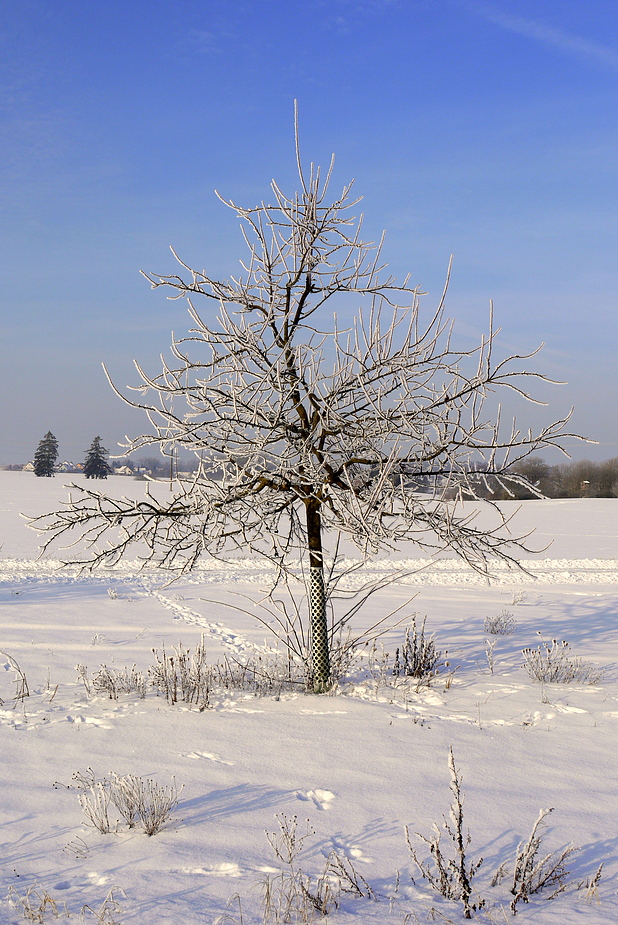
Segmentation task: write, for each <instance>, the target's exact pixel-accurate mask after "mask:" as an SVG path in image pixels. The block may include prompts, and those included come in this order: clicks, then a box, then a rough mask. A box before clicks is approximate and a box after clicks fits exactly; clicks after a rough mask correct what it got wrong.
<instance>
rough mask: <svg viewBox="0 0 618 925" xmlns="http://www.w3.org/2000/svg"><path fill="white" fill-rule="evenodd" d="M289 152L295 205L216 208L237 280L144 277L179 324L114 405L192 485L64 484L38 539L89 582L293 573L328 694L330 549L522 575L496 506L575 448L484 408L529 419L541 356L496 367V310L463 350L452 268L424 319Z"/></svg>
mask: <svg viewBox="0 0 618 925" xmlns="http://www.w3.org/2000/svg"><path fill="white" fill-rule="evenodd" d="M296 154H297V166H298V181H299V186H298V190H297V191H296V192H294V193H292V194H291V195H288V194H286V193H284V192H283V190H282V189H281V188H280V187H279V185H278V184H277V183H276V182H274V181H273V183H272V186H271V191H270V194H269V199H268V200H267V201H262V202H261V203H260V204H258V205H257V206H255V207H248V208H247V207H244V206H241V205H238V204H237V203H236V202H234V201H233V200H222V201H223V202H224V203H225V205H227V206H228V207H229V208H230V209H231V210H232V212H233V213H234V214H235V215H236V217H237V218H238V219H239V221H240V224H241V228H242V233H243V238H244V242H245V244H246V246H247V254H246V259H245V261H244V262H243V263H242V267H243V270H242V272H241V273H240V275H238V276H237V277H232V278H230V279H217V277H216V276H214V275H212V274H211V273H210V272H209V271H207V270H203V271H200V270H195V269H192V268H191V267H189V266H188V265H187V264H185V263H184V262H183V261H182V260H181V259H179V258H177V259H178V264H179V270H178V273H175V274H172V275H160V274H156V273H147V274H145V276H146V278H147V279H148V280H149V282H150V284H151V286H152V287H153V288H154V289H163V290H164V291H166V292H168V293H169V295H170V298H173V299H178V298H186V299H187V301H188V305H189V315H190V318H191V327H190V329H189V331H188V333H187V335H186V336H184V337H180V338H173V340H172V345H171V357H170V358H168V359H164V360H163V365H162V369H161V371H160V372H158V373H154V374H152V373H149V372H147V371H146V370H145V369H144V368H143V367H142V366H140V365H139V364H136V370H137V377H138V380H137V385H136V386H135V387H134V388H133V389H132V393H133V394H132V396H121V397H122V398H123V399H124V401H125V402H127V403H128V404H129V405H131V406H132V407H134V408H137V409H139V410H141V411H142V412H143V413H144V414H145V415H146V417H147V419H148V424H147V427H146V432H145V433H143V434H142V435H140V436H138V437H136V438H135V439H134V440H132V441H130V443H129V444H128V445H127V449H128V450H129V452H131V451H136V450H140V449H142V448H143V447H146V446H151V445H153V444H157V445H158V446H159V447H160V448H161V450H162V452H163V454H164V455H167V456H169V457H172V458H174V455H175V453H176V452H177V451H178V450H182V451H184V452H186V453H190V454H193V455H194V456H195V457H196V459H197V460H198V468H197V470H196V471H195V473H194V474H192V475H191V476H189V477H187V478H180V479H178V480H177V481H176V491H175V493H174V494H173V496H172V497H171V498H169V499H168V500H164V499H163V498H157V497H155V493H153V494H152V495H147V496H145V497H142V498H141V499H140V500H133V499H129V498H121V499H114V498H110V497H109V496H108V495H105V494H103V493H102V492H100V491H96V490H94V489H91V488H89V487H80V486H77V485H74V486H71V489H72V492H73V498H72V499H71V500H69V501H68V502H67V503H66V504H64V505H63V506H62V507H61V508H60V509H59V510H56V511H53V512H51V513H49V514H47V515H41V516H38V517H34V518H31V520H30V524H31V525H32V526H33V527H34V528H35V529H37V530H38V531H39V532H41V533H42V534H44V535H45V537H46V542H45V544H44V549H47V548H48V547H49V545H50V543H52V542H56V541H58V542H61V543H67V544H68V545H69V546H70V545H73V544H78V545H79V544H81V545H80V549H79V550H76V553H75V555H76V556H77V561H78V562H79V563H81V564H82V565H84V566H85V567H88V568H92V567H94V566H97V565H114V564H115V563H116V562H118V560H119V559H120V558H121V557H122V556H124V554H125V553H126V552H127V550H128V548H129V547H130V546H132V544H134V543H139V544H140V548H141V550H143V554H144V560H145V562H149V561H151V562H155V563H157V564H158V565H160V566H162V567H163V568H166V569H170V570H172V571H175V572H176V573H181V572H183V571H188V570H190V569H191V568H193V567H194V566H195V564H196V563H197V562H198V560H199V559H200V557H201V556H202V555H203V554H204V553H208V554H210V555H212V556H223V555H226V554H228V553H230V552H231V553H237V552H241V553H242V554H243V555H250V554H253V553H259V554H261V555H264V556H266V557H267V558H269V559H270V560H271V561H272V562H273V563H275V564H276V566H277V570H276V576H277V577H276V578H275V581H278V580H279V579H280V578H281V576H283V575H285V574H294V575H298V574H302V576H303V579H304V580H305V581H306V583H307V585H308V587H309V588H311V589H312V590H311V593H309V594H308V596H307V609H306V613H305V614H304V619H305V621H306V624H307V626H308V627H309V629H310V637H311V648H312V651H311V658H312V668H313V683H314V690H316V691H317V692H324V691H327V690H328V689H329V688H330V686H331V683H332V678H331V667H330V659H329V640H328V626H327V616H326V604H325V596H324V593H323V592H324V588H323V586H324V570H325V563H326V559H327V555H328V549H326V548H325V547H326V541H327V538H328V536H329V535H333V534H334V533H338V534H341V535H342V536H344V537H345V538H346V539H348V540H350V541H351V542H353V543H354V544H356V545H357V547H358V548H359V549H360V550H361V552H362V554H363V555H364V556H370V555H372V554H374V553H376V552H378V551H380V550H390V549H393V548H394V547H395V546H396V545H397V544H398V543H400V542H407V541H411V542H414V543H416V544H417V546H418V547H419V548H420V549H421V550H425V551H427V552H430V553H433V552H435V551H438V550H441V549H444V548H449V549H452V550H453V551H455V552H456V553H457V554H458V555H459V556H461V557H462V558H463V559H464V560H465V561H466V562H468V563H469V564H470V565H471V566H472V567H473V568H475V569H477V570H480V571H482V572H483V573H487V570H488V566H487V562H488V559H489V558H490V557H495V558H498V559H499V560H501V561H502V562H504V563H508V564H509V565H512V566H514V567H517V561H516V555H517V552H518V550H527V549H528V548H529V547H528V545H527V537H526V536H524V535H518V534H517V531H516V529H511V526H512V525H510V518H509V517H508V516H507V515H505V514H504V512H503V511H502V510H501V509H500V507H499V506H498V505H497V504H495V503H493V502H492V498H495V497H497V496H498V494H499V493H500V492H502V491H506V492H507V495H508V491H509V489H508V486H509V485H512V484H513V482H514V481H515V482H517V483H522V484H525V485H528V484H529V483H528V481H527V480H526V479H525V477H524V476H522V475H517V474H513V472H514V469H513V467H516V465H517V463H518V462H520V461H521V460H523V459H525V458H526V457H528V456H529V455H530V454H531V453H534V452H536V451H538V450H540V449H542V448H545V447H560V444H561V441H562V440H563V438H564V437H566V436H571V435H567V434H565V433H564V428H565V425H566V422H567V421H568V415H567V416H566V417H564V418H562V419H560V420H557V421H553V422H552V423H549V424H547V425H545V426H543V427H541V428H540V429H538V430H536V431H533V430H528V429H525V428H523V429H520V427H519V426H518V424H517V423H516V422H515V420H512V421H506V420H503V417H502V413H501V411H500V406H499V405H498V406H495V405H493V401H494V398H493V396H494V394H495V393H498V394H502V395H503V396H505V397H508V398H509V399H510V398H513V397H514V398H516V399H517V398H519V399H522V400H523V401H533V402H534V401H535V399H534V397H533V396H532V394H531V387H532V386H533V385H534V384H535V383H536V384H539V383H541V384H542V383H544V382H547V381H548V380H547V379H546V377H544V376H543V375H542V374H539V373H536V372H534V371H533V370H532V368H531V366H532V358H533V357H534V356H535V355H536V352H537V351H533V352H531V353H529V354H527V355H513V356H510V357H508V356H507V357H504V358H501V357H496V356H495V340H496V337H497V334H498V331H497V330H496V329H495V328H494V324H493V308H491V307H490V310H489V318H488V325H487V330H486V332H485V333H483V334H482V335H481V337H480V340H479V342H478V343H477V345H476V346H471V347H468V345H463V346H462V345H461V344H460V345H457V344H456V342H455V338H454V334H453V324H452V321H451V320H450V319H449V318H448V317H447V315H446V313H445V311H446V310H445V304H446V302H445V300H446V295H447V287H448V280H449V276H450V266H449V270H448V272H447V280H446V285H445V288H444V291H443V293H442V296H441V297H440V298H439V299H438V300H437V304H434V305H432V306H431V307H429V308H428V309H427V310H426V309H425V308H424V307H421V296H422V292H421V289H420V287H419V286H418V285H413V284H412V283H411V282H410V280H409V277H406V278H405V279H403V280H402V281H398V280H397V279H396V278H395V277H393V276H392V275H389V274H388V273H387V272H386V264H385V263H384V259H383V256H382V249H383V239H381V240H380V241H379V242H378V243H374V242H372V241H368V240H365V239H364V236H363V219H362V215H360V214H358V212H357V206H358V203H359V199H358V198H357V197H356V196H355V195H354V194H353V192H352V188H353V184H352V183H348V184H347V185H345V186H344V187H343V189H342V191H341V192H340V193H339V194H336V195H334V196H331V195H330V194H329V188H330V185H331V179H332V170H333V163H332V162H331V165H330V168H329V169H328V171H326V172H325V175H324V174H323V173H322V172H321V170H320V168H318V167H315V166H314V165H313V164H312V165H311V167H310V169H309V171H307V170H305V169H304V168H303V166H302V162H301V158H300V153H299V145H298V129H297V131H296ZM198 302H201V304H202V306H203V307H204V309H205V310H204V311H202V310H201V309H200V306H199V305H198ZM118 394H120V393H118ZM490 404H492V407H490V406H489V405H490ZM469 498H472V499H475V498H484V499H486V501H487V503H488V504H489V506H490V507H491V508H492V510H493V517H494V520H493V523H492V524H488V523H487V521H484V522H481V520H480V518H478V517H477V516H476V515H475V514H474V513H471V512H470V511H469V510H466V509H465V508H464V507H462V505H461V503H460V502H461V501H462V500H463V499H469ZM331 531H332V532H331ZM84 545H85V551H84Z"/></svg>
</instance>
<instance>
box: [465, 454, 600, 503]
mask: <svg viewBox="0 0 618 925" xmlns="http://www.w3.org/2000/svg"><path fill="white" fill-rule="evenodd" d="M509 473H510V474H512V475H513V476H515V477H517V476H523V478H524V479H525V480H526V482H527V483H528V484H527V485H526V484H520V483H519V482H518V481H517V480H516V479H514V480H512V481H511V480H509V478H508V476H509ZM474 481H475V485H479V486H481V488H480V491H481V493H482V494H483V496H484V497H487V498H493V499H494V500H497V501H506V500H509V499H515V500H518V501H524V500H529V499H532V498H538V497H539V496H544V497H546V498H618V456H616V457H614V458H613V459H606V460H604V461H603V462H592V461H591V460H589V459H583V460H580V461H579V462H567V463H561V464H560V465H556V466H551V465H549V464H548V463H546V462H545V460H544V459H541V457H539V456H530V457H529V458H528V459H525V460H522V461H521V462H519V463H517V464H516V465H514V466H512V467H511V468H510V469H509V470H507V472H506V474H505V476H504V477H503V478H502V480H501V484H498V483H497V481H496V480H495V479H493V478H490V477H486V476H484V474H483V473H482V472H479V473H478V475H477V476H476V477H475V480H474ZM462 494H464V496H465V491H464V492H462Z"/></svg>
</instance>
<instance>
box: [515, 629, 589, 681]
mask: <svg viewBox="0 0 618 925" xmlns="http://www.w3.org/2000/svg"><path fill="white" fill-rule="evenodd" d="M522 652H523V656H524V659H525V661H524V668H525V669H526V671H527V672H528V674H529V675H530V677H531V678H532V680H533V681H542V682H544V683H554V684H568V683H569V682H571V681H575V682H578V683H579V684H598V683H599V681H601V679H602V678H603V675H604V673H605V670H604V669H603V668H596V667H595V666H594V665H593V664H592V662H587V661H585V660H584V659H583V658H580V657H579V656H574V655H571V649H570V647H569V644H568V642H567V641H566V640H565V639H563V640H562V642H558V640H557V639H552V641H551V643H550V644H548V643H546V642H545V640H543V642H542V643H541V644H540V645H539V646H538V648H536V649H530V648H527V649H523V650H522Z"/></svg>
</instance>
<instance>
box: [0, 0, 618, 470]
mask: <svg viewBox="0 0 618 925" xmlns="http://www.w3.org/2000/svg"><path fill="white" fill-rule="evenodd" d="M0 14H1V15H0V126H1V129H0V130H1V133H2V136H1V143H0V176H1V180H0V207H1V209H2V222H1V223H0V273H1V282H0V334H1V344H2V362H1V364H0V387H1V389H2V394H3V396H4V401H3V414H2V426H1V427H0V464H4V463H10V462H25V461H26V460H28V459H29V458H31V457H32V455H33V452H34V449H35V448H36V445H37V443H38V441H39V439H40V438H41V437H42V436H43V434H44V433H45V432H46V431H47V430H50V429H51V430H52V431H53V432H54V434H55V435H56V437H57V438H58V440H59V443H60V453H61V456H62V457H63V458H74V459H77V460H79V459H82V458H83V451H84V450H85V449H86V448H87V447H88V446H89V444H90V442H91V440H92V438H93V437H94V436H95V435H97V434H98V435H100V436H101V437H102V438H103V442H104V444H105V445H106V446H107V447H108V448H110V449H111V450H113V451H114V452H118V450H117V448H116V445H117V442H118V441H119V440H121V439H122V437H123V436H124V434H125V433H129V434H137V433H139V432H141V430H142V429H143V428H144V426H145V421H144V420H143V419H142V418H141V417H140V416H139V415H138V414H137V413H135V412H132V411H131V410H130V409H127V408H126V407H125V406H124V405H123V404H122V403H121V402H120V401H119V399H117V398H116V397H115V396H114V395H113V393H112V392H111V390H110V389H109V386H108V385H107V383H106V381H105V379H104V376H103V373H102V370H101V362H102V361H105V362H106V364H107V365H108V367H109V369H110V370H111V372H112V374H113V376H114V378H115V380H116V382H117V384H118V385H119V386H120V387H121V388H122V387H124V386H125V385H129V384H131V383H135V382H136V375H135V373H134V372H133V369H132V359H133V358H136V359H137V360H139V361H140V362H141V363H143V364H144V365H145V367H146V368H147V369H148V371H149V372H152V373H155V372H156V371H157V370H158V366H159V362H158V357H159V354H161V353H164V352H166V351H167V349H168V345H169V339H170V331H171V330H172V329H173V330H174V331H176V332H177V333H182V332H183V331H184V330H185V329H186V327H187V326H188V318H187V315H186V310H185V307H184V305H183V303H182V302H169V301H167V300H166V299H165V298H164V296H163V295H162V294H161V293H160V292H159V291H157V292H152V291H151V290H150V288H149V286H148V284H147V282H146V281H145V280H144V279H143V278H142V277H141V276H140V275H139V270H140V269H145V270H154V271H156V272H161V273H165V272H167V271H172V269H173V267H174V264H173V260H172V258H171V256H170V252H169V246H170V245H173V246H174V248H175V249H176V250H177V252H178V253H179V254H180V256H181V257H182V258H183V259H184V260H185V261H186V262H187V263H189V264H193V265H196V266H197V267H199V268H204V267H205V268H207V269H208V271H209V272H210V273H211V274H212V275H215V276H221V277H223V276H226V275H228V274H229V273H232V272H236V270H237V267H238V259H239V258H241V257H242V256H243V244H242V240H241V238H240V235H239V232H238V230H237V224H236V220H235V219H234V216H233V215H232V213H230V212H229V211H228V210H226V209H225V207H224V206H222V205H221V203H220V202H219V201H218V200H217V199H216V197H215V196H214V193H213V191H214V189H215V188H216V189H218V190H219V191H220V192H221V193H222V195H224V196H228V197H233V198H234V199H236V200H237V201H239V202H241V203H243V204H245V205H253V204H255V203H257V202H258V201H259V200H261V199H262V198H263V197H267V196H268V191H269V183H270V180H271V178H272V177H275V178H277V180H278V181H279V182H280V183H281V184H282V185H283V187H284V188H285V189H287V190H292V189H294V188H295V173H294V169H295V165H294V150H293V131H292V113H293V100H294V98H297V99H298V101H299V107H300V118H301V140H302V147H303V152H304V156H305V159H306V160H313V161H316V162H318V163H322V164H326V163H327V162H328V159H329V157H330V154H331V152H333V151H334V152H335V153H336V158H337V160H336V165H337V166H336V171H335V179H334V188H335V189H337V187H340V186H341V185H343V183H344V182H347V181H348V180H349V179H351V178H352V177H354V178H355V179H356V188H357V191H358V193H360V194H362V195H363V196H364V201H363V204H362V209H363V211H364V213H365V227H366V230H368V233H369V234H370V235H371V236H377V235H379V233H380V231H381V230H382V228H385V229H386V231H387V238H386V247H385V256H386V258H387V260H388V262H389V265H390V269H391V270H392V271H393V272H395V273H396V274H398V275H401V276H403V275H405V274H406V273H408V272H410V274H411V278H412V280H413V282H414V283H418V284H419V285H421V286H422V287H423V288H424V289H425V290H427V291H428V295H427V297H426V304H427V306H428V308H429V307H430V306H431V305H432V304H434V302H435V300H436V299H437V298H438V296H439V291H440V290H441V287H442V282H443V278H444V273H445V269H446V266H447V263H448V259H449V255H450V254H451V253H452V254H453V255H454V270H453V275H452V282H451V289H450V296H449V300H448V310H449V313H450V314H451V315H452V316H453V317H455V318H456V320H457V328H456V330H458V331H460V332H461V336H462V338H463V339H464V340H465V339H466V338H469V337H470V336H474V335H475V334H477V333H480V331H481V330H482V329H483V328H484V326H485V324H486V318H487V311H488V303H489V299H490V298H493V300H494V303H495V313H496V320H497V323H498V324H499V325H500V326H501V327H502V329H503V332H502V334H501V346H502V348H503V349H504V350H509V351H510V350H516V351H528V350H530V349H533V348H534V347H536V346H537V345H538V344H539V343H540V342H541V341H543V342H545V344H546V347H545V349H544V351H543V353H542V354H541V356H540V357H539V358H538V360H537V366H538V367H539V368H541V369H542V370H543V371H545V372H547V373H548V374H549V375H550V376H552V377H554V378H557V379H567V380H568V382H569V384H568V385H567V386H562V387H560V388H553V389H551V390H550V391H547V393H546V397H547V398H548V399H549V400H550V402H551V405H550V407H549V408H548V409H545V410H544V411H543V413H540V412H538V411H537V410H531V412H530V421H532V422H538V421H541V420H544V419H545V420H549V419H553V417H557V416H560V415H562V414H563V413H564V412H565V411H567V410H568V408H569V407H570V406H571V404H574V405H575V407H576V411H575V415H574V419H573V427H574V429H576V430H578V431H579V432H580V433H585V434H586V435H588V436H590V437H592V438H594V439H596V440H598V441H599V445H598V446H575V447H573V449H572V452H573V455H574V458H584V457H589V458H595V459H603V458H609V457H612V456H617V455H618V401H617V398H616V396H617V394H618V364H617V362H616V346H617V344H616V342H617V336H616V335H617V318H618V313H617V307H618V306H617V303H618V266H617V260H616V254H617V251H618V247H617V245H618V159H617V157H616V154H617V142H618V138H617V129H618V106H617V103H618V8H617V7H616V4H615V2H614V0H611V2H610V0H595V3H593V4H587V5H585V4H582V3H581V2H571V0H517V2H515V0H495V2H494V0H488V2H482V0H479V2H476V0H358V2H356V0H328V2H326V0H305V2H297V0H260V2H257V0H239V2H233V0H199V2H198V0H174V2H173V3H172V2H163V0H122V2H117V0H103V2H102V3H99V4H96V5H95V4H88V3H84V2H83V0H20V2H19V3H15V2H13V0H11V2H7V0H0ZM520 420H521V423H522V424H525V423H528V419H527V418H525V417H524V416H522V414H520Z"/></svg>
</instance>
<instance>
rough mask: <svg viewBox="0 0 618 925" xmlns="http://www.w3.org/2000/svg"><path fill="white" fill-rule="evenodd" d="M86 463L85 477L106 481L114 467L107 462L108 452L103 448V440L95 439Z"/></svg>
mask: <svg viewBox="0 0 618 925" xmlns="http://www.w3.org/2000/svg"><path fill="white" fill-rule="evenodd" d="M87 452H88V455H87V456H86V461H85V463H84V475H85V476H86V478H87V479H106V478H107V476H108V474H109V473H110V472H111V471H112V467H111V466H110V465H109V463H108V462H107V455H108V451H107V450H106V449H105V447H103V446H101V438H100V437H95V438H94V440H93V441H92V444H91V446H90V449H89V450H88V451H87Z"/></svg>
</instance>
